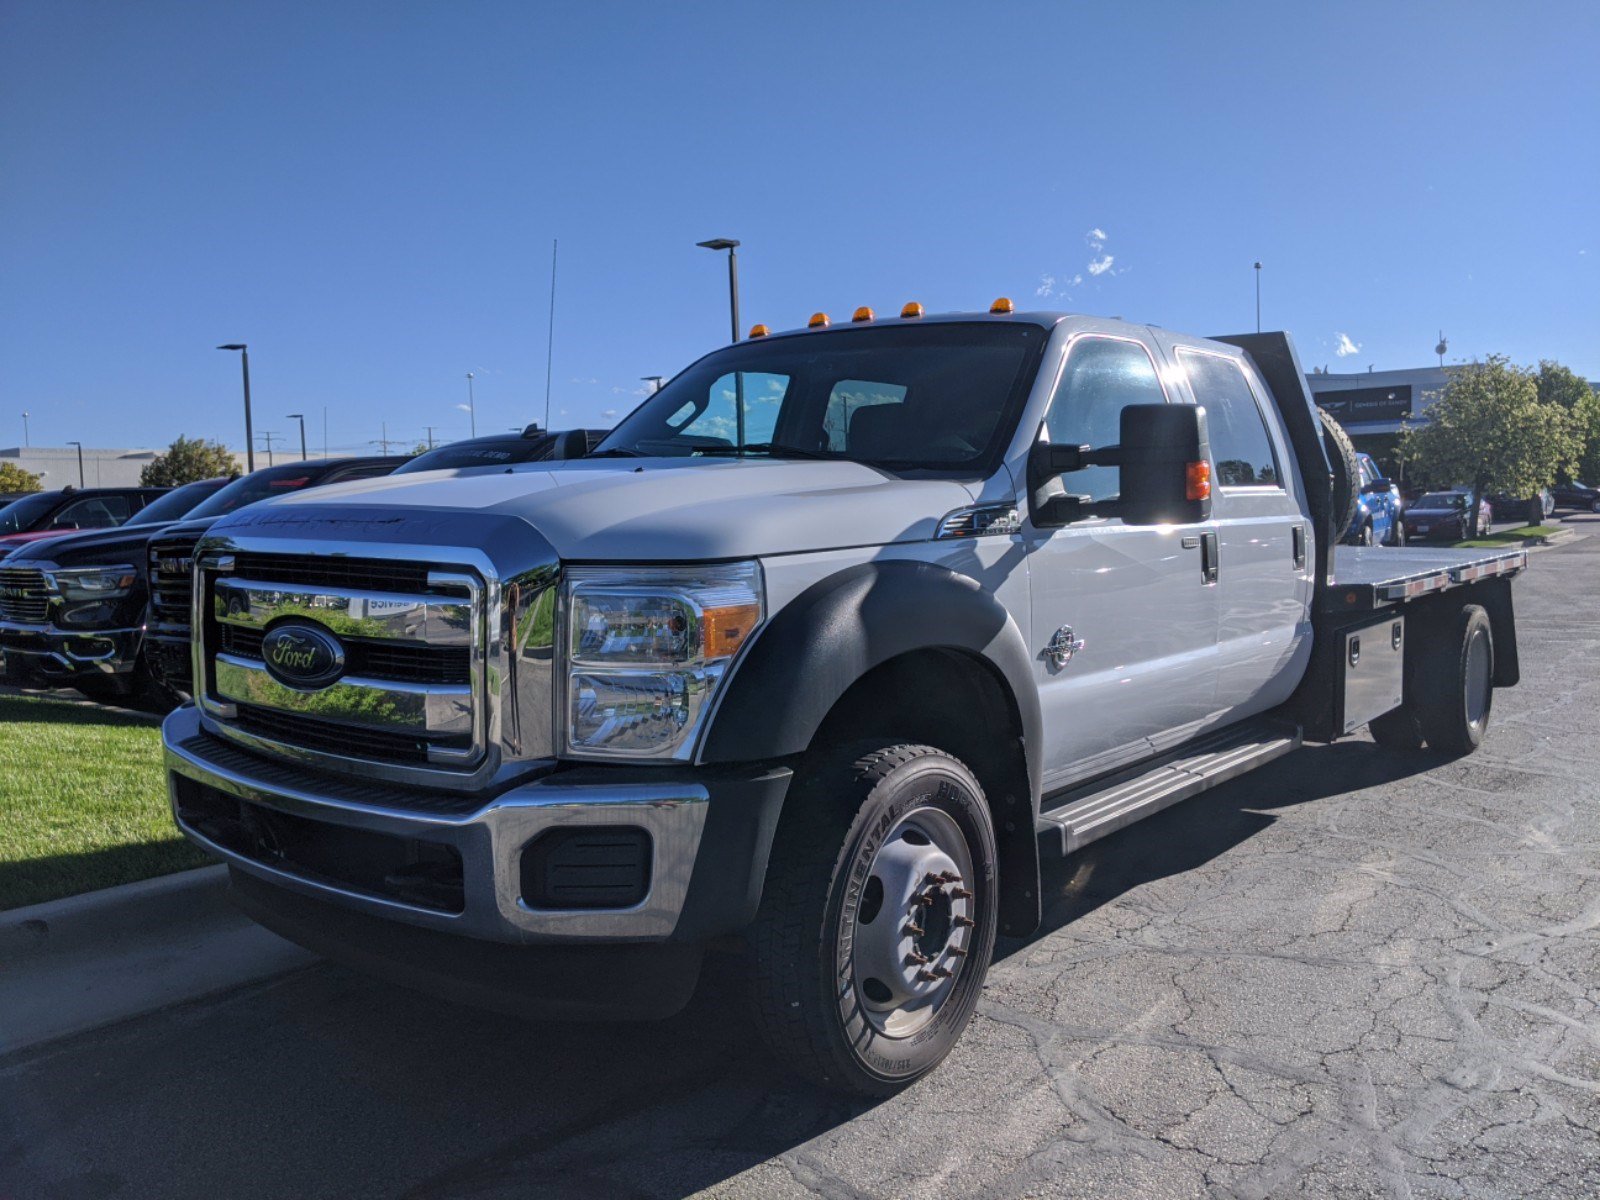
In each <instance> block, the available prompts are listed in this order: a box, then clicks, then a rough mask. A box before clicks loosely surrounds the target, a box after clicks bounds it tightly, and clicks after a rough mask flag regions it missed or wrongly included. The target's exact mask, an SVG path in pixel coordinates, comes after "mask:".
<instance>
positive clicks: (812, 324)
mask: <svg viewBox="0 0 1600 1200" xmlns="http://www.w3.org/2000/svg"><path fill="white" fill-rule="evenodd" d="M806 327H807V328H808V329H826V328H827V327H828V314H827V313H812V314H811V320H809V321H807V322H806Z"/></svg>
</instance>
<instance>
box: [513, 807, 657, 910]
mask: <svg viewBox="0 0 1600 1200" xmlns="http://www.w3.org/2000/svg"><path fill="white" fill-rule="evenodd" d="M650 845H651V843H650V833H649V831H648V830H644V829H640V828H639V827H638V826H636V825H586V826H571V827H568V828H565V829H552V830H550V831H549V832H547V833H542V834H540V835H539V836H538V837H537V838H535V839H534V840H533V841H531V842H529V843H528V845H527V846H526V847H525V848H524V849H523V851H522V899H523V902H524V903H526V904H528V905H529V906H530V907H532V908H632V907H633V906H634V905H636V904H639V903H640V902H642V901H643V900H644V898H645V896H646V895H647V894H648V893H649V891H650Z"/></svg>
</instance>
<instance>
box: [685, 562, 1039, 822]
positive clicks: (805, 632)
mask: <svg viewBox="0 0 1600 1200" xmlns="http://www.w3.org/2000/svg"><path fill="white" fill-rule="evenodd" d="M934 649H953V650H960V651H966V652H967V653H970V654H973V655H976V656H977V657H979V658H980V659H982V660H983V661H984V662H986V663H988V664H989V665H990V666H991V667H993V668H994V669H995V670H996V671H997V672H998V673H999V674H1000V676H1001V678H1003V679H1004V680H1005V683H1006V688H1007V690H1008V691H1009V692H1010V693H1011V697H1012V700H1013V702H1014V703H1015V704H1016V708H1017V716H1018V720H1019V722H1020V724H1021V727H1022V750H1023V756H1024V758H1025V760H1026V764H1027V776H1028V786H1029V790H1030V796H1029V800H1030V803H1035V802H1037V800H1038V796H1039V788H1040V778H1041V772H1042V770H1043V764H1042V762H1041V761H1040V747H1041V745H1042V742H1043V739H1042V728H1043V718H1042V716H1041V715H1040V711H1039V693H1038V688H1037V687H1036V685H1035V683H1034V680H1033V660H1032V656H1031V655H1030V654H1029V653H1028V647H1027V643H1026V641H1025V640H1024V639H1023V636H1022V631H1021V630H1020V629H1018V628H1017V623H1016V622H1015V621H1014V620H1012V619H1011V614H1010V613H1008V612H1007V611H1006V609H1005V608H1004V607H1003V606H1002V605H1001V604H1000V602H999V601H998V600H996V599H995V597H994V595H993V594H992V593H990V592H988V591H986V590H985V589H984V588H983V586H982V585H981V584H979V583H978V581H977V580H975V579H973V578H971V577H970V576H967V575H962V574H960V573H958V572H956V571H952V570H951V569H950V568H948V567H944V566H939V565H937V564H935V563H927V562H914V561H910V560H905V559H888V560H880V561H877V562H870V563H862V564H860V565H858V566H854V567H849V568H846V569H845V570H843V571H839V572H837V573H836V574H833V575H830V576H828V577H827V578H825V579H821V580H819V581H818V582H816V583H814V584H812V585H811V586H810V587H809V588H807V589H806V590H805V591H804V592H802V593H801V594H800V595H798V596H796V597H795V598H794V599H793V600H791V601H790V602H789V603H788V604H786V605H784V607H783V608H782V609H781V610H780V611H779V612H778V613H777V614H776V615H775V616H774V617H773V618H772V619H771V621H769V622H768V623H767V625H766V626H765V627H764V628H763V629H762V630H761V631H760V632H759V633H758V634H757V636H756V639H755V641H754V642H752V643H751V645H750V648H749V650H748V651H746V653H745V655H744V657H743V658H742V659H741V660H740V661H739V662H738V663H737V664H735V666H734V669H733V671H732V674H731V675H730V676H729V678H728V685H727V690H726V691H725V692H724V693H723V695H722V696H721V698H720V700H719V702H718V704H717V708H716V711H715V712H714V713H713V714H712V720H711V727H710V728H709V729H708V730H707V732H706V738H705V742H704V743H703V745H702V747H701V752H700V761H701V762H703V763H730V762H757V761H761V760H764V759H772V758H782V757H786V756H788V755H794V754H800V753H802V752H804V751H805V750H806V748H807V747H808V746H810V744H811V739H812V737H813V735H814V734H815V733H816V731H817V729H818V728H819V727H820V726H821V724H822V722H823V720H824V719H825V718H826V717H827V715H828V713H829V711H830V710H831V709H832V708H833V706H834V705H835V704H836V703H837V702H838V701H839V698H840V697H842V696H843V695H844V694H845V692H846V691H847V690H849V688H850V686H851V685H852V684H854V683H855V682H856V680H858V679H860V678H861V677H862V676H863V675H865V674H866V673H867V672H868V671H870V670H872V669H873V668H874V667H877V666H880V665H882V664H883V663H886V662H888V661H889V660H890V659H892V658H896V657H898V656H899V655H902V654H906V653H909V652H911V651H914V650H934Z"/></svg>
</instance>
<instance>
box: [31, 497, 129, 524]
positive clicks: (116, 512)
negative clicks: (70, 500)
mask: <svg viewBox="0 0 1600 1200" xmlns="http://www.w3.org/2000/svg"><path fill="white" fill-rule="evenodd" d="M127 519H128V501H127V498H126V497H123V496H91V497H89V498H88V499H85V500H79V501H78V502H77V503H76V504H69V505H67V507H66V508H64V509H62V510H61V511H60V512H59V513H57V514H56V518H55V520H53V521H51V522H50V527H51V528H52V529H111V528H113V527H114V526H117V525H120V524H122V522H124V521H126V520H127Z"/></svg>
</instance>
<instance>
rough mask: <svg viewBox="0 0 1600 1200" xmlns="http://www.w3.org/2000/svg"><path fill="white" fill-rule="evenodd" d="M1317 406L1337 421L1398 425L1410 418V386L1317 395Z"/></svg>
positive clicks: (1370, 388)
mask: <svg viewBox="0 0 1600 1200" xmlns="http://www.w3.org/2000/svg"><path fill="white" fill-rule="evenodd" d="M1316 398H1317V403H1318V404H1319V405H1320V406H1321V407H1323V408H1325V409H1327V410H1328V412H1329V414H1330V415H1332V416H1333V417H1335V418H1337V419H1338V420H1340V421H1398V420H1400V419H1401V418H1403V417H1409V416H1410V415H1411V385H1410V384H1400V385H1398V386H1395V387H1366V388H1346V389H1343V390H1341V391H1332V392H1318V393H1317V394H1316Z"/></svg>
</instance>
